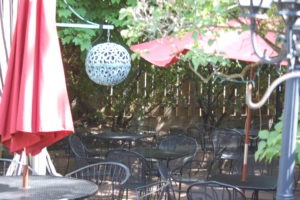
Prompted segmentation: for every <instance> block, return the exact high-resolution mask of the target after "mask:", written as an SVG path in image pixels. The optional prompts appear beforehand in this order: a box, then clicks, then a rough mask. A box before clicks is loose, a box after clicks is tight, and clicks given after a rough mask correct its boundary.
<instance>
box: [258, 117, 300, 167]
mask: <svg viewBox="0 0 300 200" xmlns="http://www.w3.org/2000/svg"><path fill="white" fill-rule="evenodd" d="M298 119H300V113H299V114H298ZM299 125H300V124H299V122H298V129H297V146H296V152H295V156H296V157H295V159H296V162H297V164H300V143H299V141H298V139H299V138H300V126H299ZM282 128H283V117H280V118H279V121H278V122H277V123H276V124H275V126H274V129H272V130H261V131H259V134H258V137H259V140H260V141H259V143H258V148H257V151H256V152H255V160H259V161H261V160H263V159H265V160H266V161H268V162H271V161H272V159H273V158H278V157H279V156H280V151H281V141H282V134H288V133H283V131H282V130H283V129H282Z"/></svg>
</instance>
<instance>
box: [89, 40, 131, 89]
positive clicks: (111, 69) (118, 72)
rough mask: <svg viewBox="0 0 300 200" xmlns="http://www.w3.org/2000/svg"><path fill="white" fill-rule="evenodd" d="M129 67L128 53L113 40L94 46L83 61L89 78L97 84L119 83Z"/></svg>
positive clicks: (109, 84) (126, 74)
mask: <svg viewBox="0 0 300 200" xmlns="http://www.w3.org/2000/svg"><path fill="white" fill-rule="evenodd" d="M130 68H131V64H130V55H129V53H128V52H127V50H126V49H125V48H124V47H122V46H121V45H118V44H116V43H113V42H106V43H101V44H98V45H96V46H94V47H93V48H92V49H91V50H90V51H89V52H88V54H87V57H86V61H85V69H86V72H87V74H88V76H89V78H90V79H91V80H92V81H94V82H95V83H97V84H99V85H107V86H112V85H116V84H118V83H121V82H122V81H123V80H124V79H125V78H126V77H127V76H128V73H129V71H130Z"/></svg>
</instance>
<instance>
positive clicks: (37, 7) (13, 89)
mask: <svg viewBox="0 0 300 200" xmlns="http://www.w3.org/2000/svg"><path fill="white" fill-rule="evenodd" d="M55 12H56V1H52V0H50V1H49V0H22V1H20V4H19V10H18V15H17V23H16V27H15V31H14V39H13V43H12V47H11V53H10V57H9V62H8V71H7V75H6V79H5V85H4V89H3V95H2V100H1V104H0V134H1V141H2V143H3V144H4V145H6V146H7V147H9V149H10V152H21V151H22V150H23V149H24V148H25V149H26V153H27V154H29V153H31V154H32V155H35V154H37V153H39V152H40V151H41V149H42V148H44V147H47V146H49V145H51V144H53V143H54V142H56V141H58V140H60V139H62V138H63V137H65V136H67V135H69V134H71V133H72V132H73V131H74V128H73V121H72V116H71V110H70V105H69V99H68V94H67V89H66V83H65V76H64V69H63V64H62V58H61V52H60V46H59V41H58V37H57V31H56V24H55V17H56V16H55Z"/></svg>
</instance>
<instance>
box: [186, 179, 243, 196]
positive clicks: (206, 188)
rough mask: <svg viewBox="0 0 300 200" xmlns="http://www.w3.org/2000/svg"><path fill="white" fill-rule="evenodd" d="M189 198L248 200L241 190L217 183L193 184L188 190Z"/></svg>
mask: <svg viewBox="0 0 300 200" xmlns="http://www.w3.org/2000/svg"><path fill="white" fill-rule="evenodd" d="M187 198H188V199H189V200H197V199H203V200H223V199H230V200H246V197H245V195H244V194H243V192H242V191H241V190H240V189H239V188H237V187H235V186H232V185H228V184H224V183H220V182H216V181H207V182H198V183H195V184H192V185H191V186H189V188H188V189H187Z"/></svg>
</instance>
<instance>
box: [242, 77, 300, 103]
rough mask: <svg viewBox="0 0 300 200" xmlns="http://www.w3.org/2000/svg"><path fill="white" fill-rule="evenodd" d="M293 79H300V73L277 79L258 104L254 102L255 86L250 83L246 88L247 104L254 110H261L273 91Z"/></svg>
mask: <svg viewBox="0 0 300 200" xmlns="http://www.w3.org/2000/svg"><path fill="white" fill-rule="evenodd" d="M292 78H300V71H297V72H289V73H286V74H284V75H283V76H281V77H279V78H277V79H276V80H275V81H274V82H273V83H272V84H271V85H270V87H269V88H268V89H267V91H266V92H265V94H264V96H263V97H262V99H261V100H260V101H259V102H257V103H254V102H253V101H252V88H253V85H252V84H251V83H250V84H248V86H247V87H246V104H247V105H248V106H249V107H250V108H252V109H259V108H260V107H262V106H263V105H264V104H265V103H266V101H267V100H268V98H269V97H270V95H271V93H272V91H273V90H274V89H275V88H276V87H277V86H278V85H279V84H281V83H282V82H284V81H286V80H288V79H292Z"/></svg>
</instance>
